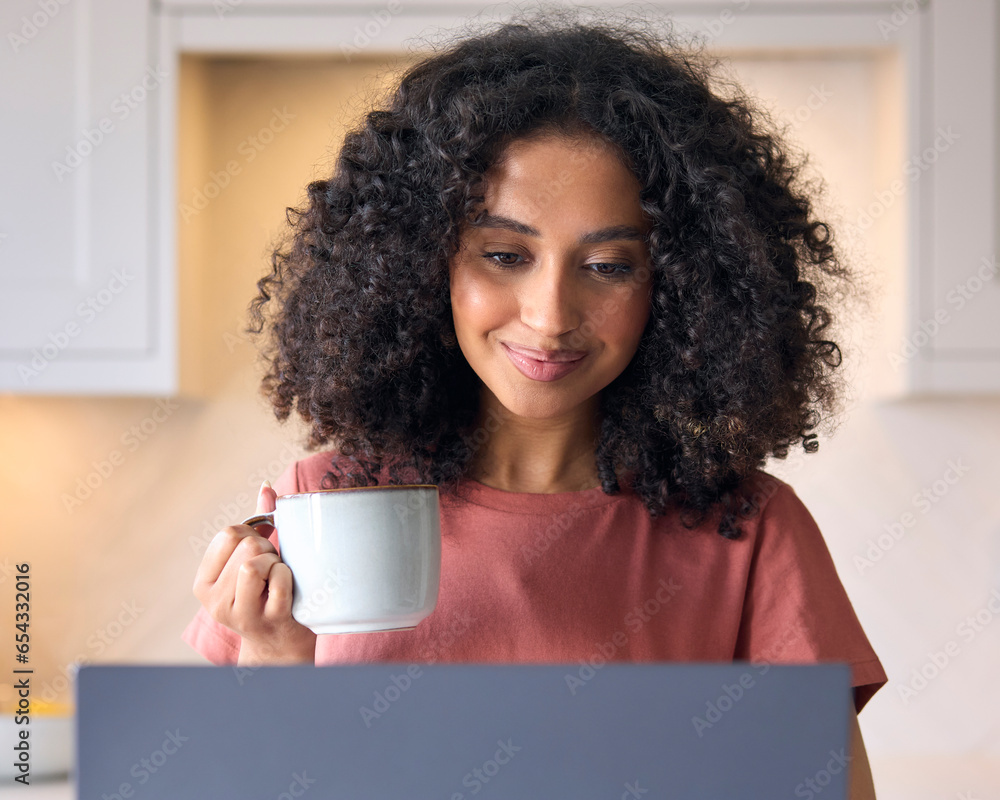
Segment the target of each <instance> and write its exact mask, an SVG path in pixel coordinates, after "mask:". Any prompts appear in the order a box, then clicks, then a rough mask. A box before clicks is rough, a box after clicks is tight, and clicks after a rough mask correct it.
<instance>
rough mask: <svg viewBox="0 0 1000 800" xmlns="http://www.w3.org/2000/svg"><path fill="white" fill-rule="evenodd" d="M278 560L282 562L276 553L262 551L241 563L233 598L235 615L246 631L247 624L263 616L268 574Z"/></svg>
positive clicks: (251, 623)
mask: <svg viewBox="0 0 1000 800" xmlns="http://www.w3.org/2000/svg"><path fill="white" fill-rule="evenodd" d="M276 562H277V563H281V562H280V560H279V559H278V557H277V556H276V555H275V554H274V553H261V554H260V555H257V556H254V557H253V558H251V559H249V560H247V561H244V562H243V563H242V564H241V565H240V568H239V572H238V575H237V579H236V593H235V595H234V598H233V617H234V618H235V620H236V621H237V622H238V623H239V624H240V627H241V628H242V629H243V630H244V631H245V630H246V626H247V625H253V623H254V622H256V621H258V620H260V618H261V615H262V613H263V611H264V606H265V600H266V599H267V598H266V597H265V596H264V593H265V591H266V590H267V589H268V584H267V579H268V574H269V573H270V572H271V568H272V567H273V566H274V565H275V563H276ZM286 569H287V568H286Z"/></svg>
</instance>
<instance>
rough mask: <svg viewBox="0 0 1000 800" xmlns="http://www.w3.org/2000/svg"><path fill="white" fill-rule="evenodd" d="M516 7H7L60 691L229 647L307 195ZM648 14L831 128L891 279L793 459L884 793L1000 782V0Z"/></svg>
mask: <svg viewBox="0 0 1000 800" xmlns="http://www.w3.org/2000/svg"><path fill="white" fill-rule="evenodd" d="M504 8H506V7H505V6H490V7H489V8H488V9H486V10H485V11H483V10H482V8H481V7H476V6H474V5H473V4H471V3H464V2H459V0H450V1H449V2H443V3H439V4H436V5H434V6H422V5H420V4H417V3H412V2H410V1H409V0H388V2H384V1H382V0H378V1H377V2H372V3H358V4H354V5H351V6H348V5H347V4H341V3H337V2H333V1H332V0H328V1H327V2H321V0H309V1H307V2H296V3H291V2H288V3H285V2H278V1H277V0H272V2H269V3H260V2H255V0H242V1H241V0H220V1H217V2H211V1H210V0H204V2H202V1H201V0H161V2H154V3H152V4H146V3H142V2H139V0H73V1H72V2H68V3H67V2H52V3H45V2H38V1H37V0H5V2H4V4H3V9H2V11H0V33H2V34H3V35H4V37H5V43H3V44H0V51H2V52H0V70H2V75H3V78H2V88H0V97H3V98H4V100H5V102H4V103H3V108H4V117H5V125H4V126H3V128H2V129H0V137H3V140H4V144H5V147H4V148H3V151H2V153H0V163H2V164H3V174H4V180H3V192H2V195H3V196H2V199H0V271H2V275H3V284H2V285H3V287H4V289H3V296H4V297H5V299H6V302H5V304H4V305H5V309H4V314H3V320H2V322H0V454H2V456H3V458H2V465H0V476H2V482H0V503H2V505H0V507H2V509H3V523H4V524H3V527H2V532H0V537H2V543H3V551H2V558H0V598H2V599H0V623H2V624H4V625H5V626H6V627H5V629H6V630H8V631H11V630H13V625H14V618H13V605H14V604H13V583H14V577H15V574H16V573H15V565H16V564H19V563H24V562H26V563H28V564H30V573H31V585H32V618H31V663H32V666H33V667H34V670H35V673H34V680H35V684H34V686H35V692H36V696H39V697H40V699H42V700H48V701H52V702H56V703H67V704H68V703H71V702H72V688H71V680H72V668H73V665H74V664H78V663H84V662H129V663H134V662H144V663H204V662H203V661H202V659H201V657H200V656H198V655H197V654H196V653H194V652H193V651H192V650H190V648H188V646H187V645H186V644H184V643H183V642H181V640H180V638H179V636H180V632H181V630H182V629H183V628H184V626H185V625H186V623H187V621H188V620H189V619H190V617H191V616H192V615H193V614H194V612H195V610H196V608H197V607H198V603H197V600H195V598H194V596H193V595H192V593H191V583H192V580H193V577H194V572H195V569H196V568H197V566H198V563H199V561H200V558H201V555H202V553H203V552H204V548H205V545H206V544H207V542H208V541H209V540H210V539H211V537H212V535H213V534H214V532H215V531H216V530H218V529H219V528H221V527H224V526H225V525H227V524H230V523H232V522H234V521H238V520H239V519H240V518H242V517H244V516H246V515H248V514H250V513H251V512H252V510H253V507H254V498H255V494H256V490H257V488H258V487H259V485H260V482H261V481H262V480H263V479H264V478H271V479H273V478H274V477H276V476H277V475H278V474H280V472H281V471H283V470H284V468H285V467H286V466H287V465H288V464H290V463H291V462H292V461H294V460H295V459H296V458H298V457H301V456H302V455H303V454H304V450H303V449H302V447H301V445H300V443H301V441H302V438H303V428H302V426H300V425H299V424H298V423H297V422H290V423H289V424H287V425H284V426H281V425H279V424H278V423H277V422H276V421H275V420H274V418H273V415H272V414H271V412H270V410H269V408H268V406H267V405H266V404H265V402H264V401H263V399H262V398H261V397H260V395H259V393H258V382H259V377H260V369H259V364H258V362H257V360H256V353H255V350H254V347H253V344H252V343H251V341H250V340H249V338H248V337H247V335H246V334H245V333H244V332H243V328H244V327H245V325H246V309H247V304H248V302H249V300H250V299H251V298H252V297H253V296H254V294H255V281H256V280H257V279H258V278H259V277H260V276H261V275H262V274H264V273H265V272H266V271H267V269H268V266H267V265H268V259H269V254H270V252H271V250H272V248H273V246H274V244H275V242H276V240H277V237H278V236H279V235H280V233H281V231H282V230H283V220H284V211H285V208H286V207H288V206H296V205H299V204H300V203H301V202H302V201H303V199H304V189H305V185H306V184H307V183H308V182H309V181H310V180H312V179H315V178H318V177H323V176H326V175H328V174H329V173H330V171H331V169H332V165H333V161H334V158H335V156H336V152H337V146H338V143H339V142H340V140H341V138H342V136H343V134H344V132H345V131H346V130H347V129H348V128H349V127H351V126H352V125H354V124H355V123H356V122H357V121H358V120H359V118H360V116H361V115H362V114H363V113H364V111H365V110H366V109H367V108H368V107H369V105H370V103H372V102H374V101H375V100H377V99H378V98H379V97H380V93H381V91H382V89H383V88H384V87H385V86H387V85H389V84H390V83H391V82H392V80H393V78H394V77H395V76H396V75H398V73H399V72H400V71H401V70H403V69H405V67H406V66H407V65H408V64H409V63H411V62H412V61H413V60H415V59H416V58H417V57H419V54H420V51H421V48H422V47H425V46H426V45H427V43H429V42H433V41H435V40H436V39H437V38H438V37H440V36H445V35H447V34H448V33H449V32H450V31H453V30H455V29H457V28H458V27H460V26H461V25H463V24H464V23H465V22H466V21H467V20H469V19H470V18H471V17H472V16H474V15H476V14H480V15H482V16H481V18H486V17H493V16H502V15H503V9H504ZM630 8H631V9H632V10H633V13H636V14H637V15H640V16H643V17H646V18H650V19H663V18H665V16H666V15H667V13H668V12H670V13H674V14H675V17H676V20H677V22H678V24H679V25H681V26H682V27H684V28H686V29H688V30H692V31H694V32H695V33H697V34H698V35H700V36H701V38H702V40H703V41H704V42H705V44H706V46H707V47H708V48H709V49H710V50H711V51H713V52H715V53H718V54H719V55H720V56H723V57H725V58H726V60H727V63H728V67H727V68H726V69H725V70H724V71H723V72H722V73H720V74H721V75H723V76H728V77H730V78H733V79H735V80H737V81H739V82H741V83H743V84H744V85H745V86H746V87H747V89H748V90H749V91H750V92H751V93H753V94H755V95H757V96H758V97H759V98H761V100H762V102H763V104H764V105H765V107H767V108H768V109H770V111H771V113H772V114H773V115H774V117H775V119H776V120H778V121H779V123H780V124H781V125H783V126H784V128H785V131H786V135H787V137H788V139H789V140H790V141H792V142H793V143H795V144H796V145H797V146H798V147H800V148H801V149H802V150H803V151H804V152H807V153H808V154H809V163H810V175H812V176H813V177H814V178H815V179H817V180H823V181H824V183H825V186H826V195H825V199H824V205H823V207H822V209H821V216H822V217H823V218H824V219H828V220H830V221H831V225H832V227H833V229H834V231H835V235H836V238H837V240H838V241H839V242H840V244H841V246H842V247H843V253H844V254H845V256H846V257H847V259H848V260H849V262H850V263H851V265H852V266H853V267H854V268H855V269H856V270H857V271H858V273H859V274H860V275H861V276H862V278H863V280H864V281H865V285H866V286H867V288H868V291H869V297H870V300H869V305H868V306H867V307H866V306H863V305H857V304H855V305H853V306H850V307H846V308H845V311H844V313H843V315H842V316H843V320H844V323H843V326H842V328H841V332H842V337H843V341H844V351H845V356H846V367H845V368H846V370H847V371H848V373H849V375H850V376H851V386H852V388H851V396H849V397H848V398H847V399H846V401H845V405H844V409H843V412H842V414H841V415H840V416H839V417H838V418H837V419H835V420H832V421H831V423H830V425H829V426H828V427H827V428H825V429H824V432H823V435H822V436H821V444H820V449H819V452H818V453H816V454H813V455H804V454H803V453H801V451H800V452H797V453H793V454H792V455H791V456H790V457H789V458H788V459H787V460H786V461H784V462H782V461H776V462H774V463H772V464H771V465H770V467H769V469H770V470H771V471H772V472H773V473H774V474H776V475H778V476H779V477H782V478H783V479H785V480H787V481H788V482H789V483H791V484H792V485H793V487H794V488H795V490H796V492H797V493H798V494H799V496H800V497H801V498H802V499H803V501H804V502H805V503H806V505H807V506H808V508H809V509H810V510H811V512H812V513H813V516H814V517H815V518H816V520H817V521H818V523H819V525H820V528H821V529H822V530H823V532H824V534H825V536H826V539H827V542H828V544H829V547H830V550H831V553H832V554H833V557H834V560H835V562H836V564H837V568H838V571H839V573H840V577H841V579H842V581H843V583H844V585H845V587H846V589H847V591H848V594H849V595H850V597H851V599H852V601H853V603H854V606H855V609H856V611H857V613H858V616H859V617H860V619H861V622H862V624H863V626H864V628H865V631H866V632H867V634H868V636H869V639H870V640H871V642H872V644H873V646H874V648H875V650H876V652H877V653H878V655H879V657H880V658H881V660H882V663H883V664H884V666H885V668H886V670H887V672H888V674H889V678H890V681H889V684H888V685H887V686H886V687H884V688H883V689H882V690H881V691H880V692H879V693H878V694H877V695H876V696H875V698H874V699H873V700H872V701H871V703H870V704H869V705H868V707H867V708H866V709H865V710H864V712H863V713H862V714H861V717H860V720H861V726H862V730H863V733H864V737H865V741H866V743H867V746H868V752H869V755H870V758H871V762H872V765H873V771H874V775H875V780H876V788H877V789H878V791H879V797H880V798H904V797H905V798H923V797H927V798H930V797H935V798H938V797H939V798H958V797H968V798H973V797H976V798H978V797H997V796H1000V722H998V719H1000V715H998V713H997V712H998V709H1000V692H998V690H997V687H996V682H995V681H996V674H997V667H998V665H1000V622H996V621H994V620H995V619H996V618H997V617H998V616H1000V493H998V492H997V489H996V484H997V478H998V477H1000V470H998V468H997V456H996V453H997V452H998V450H1000V413H998V412H1000V281H998V280H996V271H997V262H996V253H997V240H996V229H997V223H998V221H1000V217H998V213H997V212H998V194H1000V192H998V187H1000V168H998V164H1000V159H998V157H997V149H998V140H997V127H998V122H997V119H998V116H1000V115H998V113H997V110H998V108H1000V100H998V91H997V41H998V39H1000V33H998V30H1000V22H998V20H1000V14H998V12H997V9H996V7H995V5H994V4H993V3H991V2H987V1H986V0H982V1H979V0H954V2H949V3H947V4H945V3H943V2H940V1H938V2H933V3H917V2H915V1H911V2H897V3H882V2H853V3H831V2H826V3H824V2H818V1H813V2H810V1H808V0H801V1H800V2H796V1H795V0H786V1H785V2H770V3H766V4H765V3H760V4H759V5H758V4H755V3H748V2H707V0H706V2H694V1H692V2H685V3H666V2H665V3H661V4H655V5H654V4H645V5H642V6H635V5H633V6H630ZM959 55H960V56H961V59H962V60H961V61H959V60H957V58H958V56H959ZM949 643H951V644H950V645H949ZM9 647H10V646H9V645H8V648H9ZM7 652H8V653H10V655H9V656H8V655H3V656H2V657H3V658H6V659H9V660H11V661H12V660H13V650H11V649H9V650H8V651H7ZM0 682H3V679H0Z"/></svg>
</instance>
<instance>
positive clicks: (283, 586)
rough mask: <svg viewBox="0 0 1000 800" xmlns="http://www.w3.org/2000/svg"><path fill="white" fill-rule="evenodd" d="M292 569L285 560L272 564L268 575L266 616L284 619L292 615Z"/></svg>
mask: <svg viewBox="0 0 1000 800" xmlns="http://www.w3.org/2000/svg"><path fill="white" fill-rule="evenodd" d="M292 587H293V581H292V571H291V570H290V569H289V568H288V565H287V564H285V563H284V562H283V561H280V560H278V561H275V562H274V563H273V564H271V571H270V572H269V573H268V576H267V602H266V603H265V605H264V616H265V617H267V618H269V619H273V620H282V619H285V618H287V617H290V616H291V615H292Z"/></svg>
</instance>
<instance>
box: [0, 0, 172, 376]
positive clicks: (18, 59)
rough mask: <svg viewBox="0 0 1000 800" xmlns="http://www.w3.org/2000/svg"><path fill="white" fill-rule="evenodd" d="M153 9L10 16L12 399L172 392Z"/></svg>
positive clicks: (3, 319) (63, 1)
mask: <svg viewBox="0 0 1000 800" xmlns="http://www.w3.org/2000/svg"><path fill="white" fill-rule="evenodd" d="M151 26H152V17H151V14H150V9H149V4H148V3H147V2H143V1H142V0H72V1H71V2H70V1H69V0H4V2H3V3H2V4H0V35H2V36H3V39H4V40H3V41H2V42H0V76H2V78H0V108H2V109H3V117H4V125H3V133H2V135H3V141H4V147H3V148H2V149H0V165H2V166H0V175H2V176H3V177H2V185H3V191H2V194H0V276H2V278H0V281H2V283H0V285H2V286H3V290H2V291H3V298H4V304H3V305H4V308H3V314H0V391H13V392H18V393H28V394H36V393H37V394H56V393H62V394H111V393H114V394H146V393H157V394H159V393H172V392H173V391H174V390H175V383H176V381H175V378H174V373H175V371H176V369H175V364H174V362H175V349H176V348H175V345H174V342H173V338H174V337H173V330H174V327H175V323H174V319H173V317H174V314H173V306H174V294H173V281H172V279H166V278H167V276H163V275H160V274H159V273H158V270H157V264H156V260H155V258H154V256H155V253H154V251H153V247H152V245H153V241H152V237H151V226H150V220H151V215H150V212H151V208H152V207H151V199H152V196H153V186H152V172H151V167H152V164H151V155H152V153H153V152H154V144H155V142H154V134H155V126H154V125H153V121H154V120H155V109H156V103H155V99H156V94H157V93H158V92H163V91H166V90H167V86H169V85H170V83H169V81H168V78H169V76H168V75H166V73H165V72H164V71H163V70H162V68H161V67H160V65H158V64H156V63H155V62H154V61H153V60H152V59H151V54H152V53H153V52H154V50H153V48H152V46H151V43H152V41H153V31H152V27H151Z"/></svg>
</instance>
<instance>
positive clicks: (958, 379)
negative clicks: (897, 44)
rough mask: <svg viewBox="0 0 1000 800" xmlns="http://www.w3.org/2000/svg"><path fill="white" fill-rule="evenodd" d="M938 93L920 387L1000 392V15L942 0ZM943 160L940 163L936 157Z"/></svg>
mask: <svg viewBox="0 0 1000 800" xmlns="http://www.w3.org/2000/svg"><path fill="white" fill-rule="evenodd" d="M927 13H928V15H929V24H930V33H929V38H930V50H931V54H930V69H929V79H928V83H929V85H928V87H927V88H928V91H927V96H928V97H929V98H930V99H931V103H930V107H929V109H928V111H929V117H930V118H929V120H928V123H927V124H926V125H925V126H924V134H925V135H924V139H923V142H922V146H923V147H922V152H921V153H920V157H921V158H922V159H923V160H924V161H925V162H927V163H928V165H929V166H928V168H927V170H926V172H927V178H928V179H929V180H928V181H927V187H926V188H927V195H926V196H925V198H924V200H925V202H926V204H927V207H926V209H925V212H926V217H927V218H928V219H930V220H932V222H933V224H932V225H931V226H928V227H927V229H926V230H923V231H922V233H923V235H924V237H925V239H924V241H923V242H921V244H922V246H923V248H924V252H925V254H926V256H927V257H926V258H924V259H921V263H920V273H919V276H918V280H917V284H918V287H919V295H918V297H917V298H916V301H917V302H916V305H915V312H914V317H915V318H914V319H913V320H912V326H911V331H910V334H911V339H912V340H914V344H915V345H921V344H923V345H924V347H923V348H921V350H922V352H921V353H920V355H921V356H922V358H918V359H915V364H914V367H915V369H914V383H915V385H916V386H915V388H916V389H917V390H920V391H927V392H933V393H948V392H954V393H966V392H968V393H985V392H993V393H996V392H1000V277H998V275H997V272H998V264H997V257H998V252H997V250H998V247H1000V239H998V236H997V230H998V228H1000V156H998V149H1000V79H998V75H997V73H998V71H1000V57H998V48H1000V11H998V9H997V5H996V2H995V0H963V2H960V3H957V2H940V1H939V2H935V3H932V4H931V5H930V6H929V8H928V11H927ZM932 162H936V163H932Z"/></svg>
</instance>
